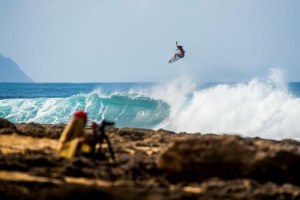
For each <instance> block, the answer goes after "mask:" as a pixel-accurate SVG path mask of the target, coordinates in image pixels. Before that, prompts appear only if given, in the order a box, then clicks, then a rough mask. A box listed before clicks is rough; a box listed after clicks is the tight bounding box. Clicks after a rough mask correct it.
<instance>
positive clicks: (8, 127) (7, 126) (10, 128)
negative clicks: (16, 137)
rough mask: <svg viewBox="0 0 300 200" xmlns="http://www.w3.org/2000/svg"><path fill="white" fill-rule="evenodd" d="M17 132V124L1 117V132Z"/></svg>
mask: <svg viewBox="0 0 300 200" xmlns="http://www.w3.org/2000/svg"><path fill="white" fill-rule="evenodd" d="M14 132H16V126H15V125H14V124H13V123H11V122H10V121H8V120H6V119H4V118H0V134H12V133H14Z"/></svg>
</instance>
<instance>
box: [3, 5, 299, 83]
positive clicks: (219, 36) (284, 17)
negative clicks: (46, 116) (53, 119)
mask: <svg viewBox="0 0 300 200" xmlns="http://www.w3.org/2000/svg"><path fill="white" fill-rule="evenodd" d="M176 40H178V42H179V43H180V44H182V45H183V46H184V48H185V50H186V51H187V53H186V57H185V58H184V59H181V60H179V61H178V62H176V63H173V64H169V63H168V59H169V57H170V56H171V54H172V53H173V52H174V51H175V49H176V45H175V41H176ZM0 54H2V55H3V56H6V57H10V58H11V59H13V60H14V61H15V62H16V63H17V64H18V65H19V66H20V67H21V68H22V70H23V71H24V72H26V74H27V75H29V76H30V77H31V78H32V79H33V80H35V81H37V82H135V81H139V82H140V81H155V82H162V81H166V80H170V79H173V78H175V77H178V76H180V75H182V74H184V75H187V76H190V77H192V78H194V79H196V80H198V81H241V80H248V79H250V78H252V77H256V76H262V75H264V74H266V72H267V71H268V70H269V69H270V68H274V67H277V68H281V69H283V70H284V71H285V72H286V75H287V79H288V81H300V0H188V1H183V0H109V1H108V0H0ZM0 73H1V72H0Z"/></svg>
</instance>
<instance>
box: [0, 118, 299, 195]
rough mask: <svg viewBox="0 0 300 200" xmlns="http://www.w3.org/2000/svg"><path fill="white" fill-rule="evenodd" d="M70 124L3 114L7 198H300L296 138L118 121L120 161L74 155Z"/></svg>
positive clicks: (115, 138)
mask: <svg viewBox="0 0 300 200" xmlns="http://www.w3.org/2000/svg"><path fill="white" fill-rule="evenodd" d="M64 127H65V125H64V124H59V125H50V124H35V123H28V124H12V123H10V122H9V121H7V120H5V119H0V198H1V199H74V198H76V199H77V198H79V199H80V198H81V197H82V198H93V197H94V198H102V199H147V200H148V199H149V200H150V199H155V200H160V199H174V200H175V199H300V171H299V169H300V143H299V142H298V141H295V140H292V139H285V140H281V141H277V140H266V139H262V138H245V137H240V136H238V135H233V134H223V135H216V134H201V133H197V134H189V133H174V132H169V131H166V130H157V131H154V130H148V129H135V128H115V127H111V128H109V129H108V136H109V138H110V140H111V142H112V145H113V148H114V151H115V156H116V161H115V162H112V161H111V160H110V159H107V160H105V159H90V158H86V157H77V158H74V159H71V160H68V159H65V158H63V157H60V156H59V155H58V154H57V143H58V139H59V137H60V135H61V133H62V131H63V129H64ZM89 131H91V130H90V128H88V127H87V128H86V132H89ZM104 150H105V149H104Z"/></svg>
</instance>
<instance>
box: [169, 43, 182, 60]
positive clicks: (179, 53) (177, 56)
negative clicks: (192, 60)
mask: <svg viewBox="0 0 300 200" xmlns="http://www.w3.org/2000/svg"><path fill="white" fill-rule="evenodd" d="M176 46H177V49H176V52H175V53H174V55H173V56H172V57H171V58H170V59H169V63H173V62H175V61H177V60H179V59H180V58H183V57H184V54H185V50H184V49H183V46H180V45H178V42H177V41H176Z"/></svg>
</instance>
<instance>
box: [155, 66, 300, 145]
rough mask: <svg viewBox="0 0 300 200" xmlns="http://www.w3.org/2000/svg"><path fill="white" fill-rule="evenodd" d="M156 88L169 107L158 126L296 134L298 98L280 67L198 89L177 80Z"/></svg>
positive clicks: (267, 134)
mask: <svg viewBox="0 0 300 200" xmlns="http://www.w3.org/2000/svg"><path fill="white" fill-rule="evenodd" d="M158 91H159V92H158ZM156 92H158V94H154V96H159V94H160V95H161V98H162V99H164V100H165V101H166V102H167V103H168V104H169V105H170V107H171V114H170V117H169V118H168V119H167V120H165V121H164V122H163V123H161V124H160V125H159V126H157V127H156V128H164V129H168V130H172V131H176V132H183V131H186V132H191V133H194V132H202V133H208V132H212V133H235V134H240V135H244V136H251V137H252V136H259V137H264V138H273V139H282V138H294V139H298V138H300V126H299V119H300V99H299V98H296V97H295V96H293V95H292V94H290V93H289V92H288V90H287V87H286V83H285V82H284V74H283V72H282V71H280V70H278V69H271V70H270V74H269V75H268V76H267V77H266V78H265V79H263V80H258V79H257V78H254V79H252V80H251V81H249V82H247V83H238V84H234V85H228V84H220V85H217V86H214V87H211V88H208V89H202V90H197V89H196V88H195V86H194V85H193V83H191V82H190V81H188V80H186V79H185V80H183V79H179V80H175V81H172V82H169V83H167V84H165V85H164V86H160V87H159V88H157V89H156ZM189 96H190V98H189Z"/></svg>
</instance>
